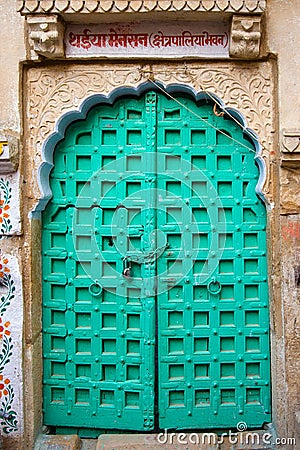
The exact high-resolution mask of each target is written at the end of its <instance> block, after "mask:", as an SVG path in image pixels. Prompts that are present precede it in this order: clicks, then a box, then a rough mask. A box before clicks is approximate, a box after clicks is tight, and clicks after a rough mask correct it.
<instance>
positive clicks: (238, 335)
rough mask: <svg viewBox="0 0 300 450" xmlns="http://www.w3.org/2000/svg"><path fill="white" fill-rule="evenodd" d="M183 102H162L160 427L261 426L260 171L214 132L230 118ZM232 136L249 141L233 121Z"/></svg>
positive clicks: (264, 338)
mask: <svg viewBox="0 0 300 450" xmlns="http://www.w3.org/2000/svg"><path fill="white" fill-rule="evenodd" d="M181 103H182V104H183V106H180V105H178V104H177V103H175V102H174V101H173V100H169V99H167V98H165V97H160V98H159V101H158V122H157V151H158V159H161V164H159V165H158V167H162V168H163V169H162V170H161V172H158V175H157V177H158V189H159V192H164V193H165V196H164V197H163V201H162V202H161V203H160V210H159V212H158V228H159V229H163V230H164V229H165V230H166V235H167V242H168V244H169V245H168V248H167V249H166V250H165V251H164V253H163V254H162V255H161V257H160V258H159V259H158V260H157V270H158V273H159V274H164V275H165V274H166V276H165V277H164V278H163V279H162V280H161V283H160V290H159V291H158V299H157V303H158V324H159V326H158V352H159V358H158V361H159V362H158V364H159V371H158V374H159V378H158V386H159V387H158V389H159V423H160V426H161V428H170V427H172V426H174V424H176V428H198V427H205V428H206V427H210V428H212V427H215V428H222V427H224V428H225V427H232V426H233V425H234V424H235V425H236V424H237V423H238V422H239V421H242V420H243V421H245V422H246V423H247V424H248V426H258V425H261V424H262V423H263V422H265V421H267V420H268V418H269V417H270V416H269V400H270V398H269V381H268V380H269V361H268V359H269V337H268V320H269V319H268V308H267V305H268V293H267V283H266V281H267V264H266V252H265V245H266V244H265V242H266V235H265V226H266V222H265V220H266V214H265V209H264V206H263V205H262V203H261V202H260V201H259V200H258V198H257V196H256V194H255V185H256V183H257V180H258V176H259V174H258V169H257V167H256V165H255V163H254V158H253V154H251V153H250V155H249V149H247V148H245V147H241V146H239V145H238V144H236V143H235V142H234V141H232V140H230V139H229V138H228V137H227V136H226V135H225V134H222V133H220V132H218V129H221V130H222V128H223V127H224V119H223V118H220V117H217V116H215V115H214V113H213V110H212V108H211V106H208V105H206V106H205V105H202V106H201V107H198V106H196V105H195V103H194V102H193V101H191V100H189V99H184V100H183V101H182V102H181ZM203 119H204V121H203ZM209 124H212V125H213V127H215V128H213V127H211V126H210V125H209ZM172 130H176V133H174V134H172V133H173V131H172ZM226 134H229V135H231V136H234V137H235V139H237V140H239V141H241V142H242V143H244V144H245V145H247V144H248V145H249V143H248V142H247V141H246V140H245V139H244V138H243V136H242V133H241V131H240V129H239V127H238V126H237V125H236V124H235V123H234V122H232V121H227V123H226ZM169 136H170V137H169ZM171 155H172V156H171ZM163 161H165V164H164V162H163ZM172 211H173V214H172ZM171 217H172V218H171ZM166 285H167V288H166Z"/></svg>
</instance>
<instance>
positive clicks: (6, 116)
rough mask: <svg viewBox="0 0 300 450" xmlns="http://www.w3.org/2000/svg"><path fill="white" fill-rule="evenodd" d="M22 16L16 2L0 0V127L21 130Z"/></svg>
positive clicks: (23, 50) (23, 53)
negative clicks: (18, 11) (17, 10)
mask: <svg viewBox="0 0 300 450" xmlns="http://www.w3.org/2000/svg"><path fill="white" fill-rule="evenodd" d="M23 28H24V18H22V17H21V16H20V15H19V14H17V13H16V5H15V2H10V1H3V2H1V27H0V41H1V46H0V61H1V72H0V74H1V75H0V76H1V113H0V130H1V129H2V128H11V129H12V130H14V131H20V127H21V123H20V115H21V109H20V84H19V78H20V71H19V63H20V61H21V60H24V57H25V46H24V35H23Z"/></svg>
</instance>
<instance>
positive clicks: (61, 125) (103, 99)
mask: <svg viewBox="0 0 300 450" xmlns="http://www.w3.org/2000/svg"><path fill="white" fill-rule="evenodd" d="M150 90H152V91H159V92H161V91H165V92H166V93H167V94H170V95H173V94H188V95H190V96H192V97H193V99H194V101H196V102H197V101H200V100H207V101H209V102H212V101H213V100H215V101H216V103H217V105H218V107H219V108H220V109H221V110H222V111H223V112H224V113H227V114H228V115H229V116H230V117H233V118H234V119H235V120H236V121H237V122H239V124H240V126H241V128H242V130H243V132H244V134H245V135H246V136H247V137H248V139H249V140H250V141H251V143H252V144H253V147H254V149H255V156H254V158H255V160H256V162H257V164H258V167H259V172H260V175H259V179H258V183H257V185H256V193H257V195H258V196H259V197H260V198H261V199H262V200H263V202H264V203H265V204H266V206H267V207H268V206H269V204H268V201H267V199H266V197H265V195H264V193H263V191H262V189H263V186H264V183H265V179H266V166H265V162H264V159H263V158H262V156H261V151H262V147H261V145H260V143H259V140H258V136H257V135H256V133H255V132H254V131H253V130H251V129H250V128H248V127H247V123H246V119H245V118H244V116H243V115H242V114H241V113H240V112H239V111H238V110H237V109H235V108H228V107H226V106H225V105H224V103H223V102H222V100H221V99H220V98H219V97H217V96H216V95H214V94H211V93H210V94H209V95H208V94H207V93H206V92H203V91H200V92H196V91H195V90H194V89H193V88H191V87H190V86H187V85H183V84H170V85H168V86H167V87H164V86H163V85H162V84H161V83H157V87H155V86H154V85H153V84H152V83H151V82H149V81H148V82H145V83H142V84H140V85H139V86H138V87H120V88H116V89H114V90H113V91H112V92H111V93H110V94H109V95H103V94H94V95H91V96H89V97H87V98H86V99H85V100H84V101H83V102H82V104H81V105H80V106H79V108H78V110H73V111H69V112H67V113H66V114H63V115H62V116H61V117H60V118H59V119H58V121H57V123H56V127H55V132H54V133H52V134H51V135H50V136H49V137H48V138H47V139H46V140H45V142H44V144H43V148H42V158H43V162H42V163H41V165H40V167H39V169H38V185H39V188H40V191H41V197H40V199H39V201H38V203H37V205H36V207H35V208H34V210H33V211H31V213H30V217H31V218H35V219H40V218H41V213H42V212H43V211H44V209H45V207H46V205H47V203H48V202H49V200H50V199H51V197H52V191H51V188H50V182H49V177H50V172H51V169H52V168H53V153H54V150H55V147H56V145H57V144H58V142H60V141H61V140H62V139H64V137H65V132H66V129H67V127H68V126H69V125H70V124H71V123H72V122H74V121H76V120H84V119H85V118H86V117H87V114H88V112H89V111H90V110H91V108H92V107H94V106H96V105H101V104H103V105H112V104H113V103H114V102H115V101H116V100H118V99H119V98H121V97H123V96H133V97H140V96H142V95H144V94H145V93H147V92H148V91H150Z"/></svg>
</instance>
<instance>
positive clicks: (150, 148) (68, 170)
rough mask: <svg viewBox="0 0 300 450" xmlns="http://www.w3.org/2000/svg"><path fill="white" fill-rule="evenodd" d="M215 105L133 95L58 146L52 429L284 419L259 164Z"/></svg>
mask: <svg viewBox="0 0 300 450" xmlns="http://www.w3.org/2000/svg"><path fill="white" fill-rule="evenodd" d="M213 106H214V105H213V104H210V103H209V102H207V101H205V102H204V101H203V102H201V101H198V102H196V101H195V100H193V99H192V98H191V97H189V96H188V95H187V94H186V95H183V94H182V95H180V96H177V97H176V100H174V99H171V98H168V97H167V96H164V95H163V94H160V93H157V92H148V93H147V94H145V95H144V96H141V97H136V98H134V97H129V96H127V97H124V98H120V99H119V100H117V101H115V103H114V104H113V105H105V104H102V105H99V106H95V107H93V108H92V109H91V110H90V112H89V113H88V115H87V118H86V119H85V120H81V121H76V122H74V123H73V124H71V125H70V126H69V127H68V129H67V131H66V134H65V137H64V139H63V140H62V141H61V142H60V143H59V144H57V146H56V149H55V152H54V167H53V170H52V173H51V180H50V183H51V188H52V192H53V198H52V199H51V201H50V202H49V204H48V206H47V207H46V210H45V211H44V213H43V336H44V341H43V353H44V423H45V424H46V425H52V426H56V427H76V428H78V429H80V428H82V427H83V418H84V427H85V428H91V429H116V430H146V431H147V430H153V429H159V428H161V429H163V428H168V429H172V428H178V429H180V428H181V429H201V428H216V429H217V428H223V429H224V428H228V427H231V428H232V427H235V426H236V425H237V424H238V422H241V421H243V422H246V423H247V425H248V427H260V426H261V425H262V424H263V423H264V422H268V421H270V420H271V415H270V359H269V358H270V356H269V355H270V353H269V315H268V285H267V259H266V210H265V206H264V205H263V203H262V202H261V200H260V199H259V198H258V197H257V195H256V193H255V186H256V183H257V181H258V177H259V170H258V167H257V166H256V163H255V158H254V156H255V155H254V148H253V145H252V144H251V142H250V140H249V139H248V138H247V137H246V136H245V135H244V132H243V129H242V128H241V127H240V126H239V124H237V123H236V122H235V121H234V120H232V119H231V118H230V117H229V116H228V115H227V114H226V112H225V114H224V115H216V114H214V111H213ZM82 433H83V434H84V432H82Z"/></svg>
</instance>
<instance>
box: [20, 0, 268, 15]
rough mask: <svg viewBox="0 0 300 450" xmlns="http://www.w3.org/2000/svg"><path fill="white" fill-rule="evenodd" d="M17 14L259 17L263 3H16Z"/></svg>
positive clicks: (66, 0)
mask: <svg viewBox="0 0 300 450" xmlns="http://www.w3.org/2000/svg"><path fill="white" fill-rule="evenodd" d="M17 1H18V3H17V4H18V11H19V12H20V13H21V14H53V13H55V14H60V13H67V14H72V13H73V14H74V13H77V14H78V13H85V14H86V13H120V12H123V13H124V12H128V13H137V12H141V13H147V12H153V11H154V12H161V11H171V12H176V11H194V12H195V11H203V12H205V11H210V12H230V13H232V12H235V13H243V14H245V13H246V14H247V13H248V14H253V13H256V14H257V13H263V12H264V11H265V9H266V0H182V1H178V0H17Z"/></svg>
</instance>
